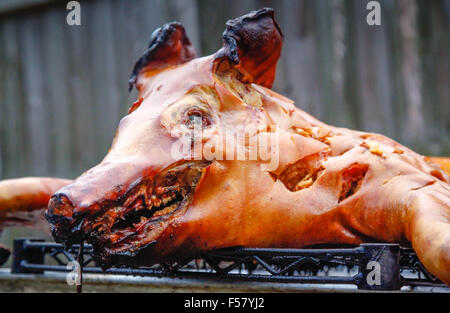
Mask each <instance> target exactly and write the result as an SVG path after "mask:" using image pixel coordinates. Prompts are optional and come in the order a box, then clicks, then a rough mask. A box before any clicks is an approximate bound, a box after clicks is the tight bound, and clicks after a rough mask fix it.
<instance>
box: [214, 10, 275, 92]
mask: <svg viewBox="0 0 450 313" xmlns="http://www.w3.org/2000/svg"><path fill="white" fill-rule="evenodd" d="M226 26H227V27H226V29H225V32H224V33H223V47H222V49H220V50H219V51H217V52H216V55H215V57H216V61H215V70H216V72H217V71H221V70H223V69H224V68H226V67H227V65H226V64H224V63H229V64H231V66H232V67H233V68H234V69H235V70H237V72H238V74H239V77H238V78H239V79H240V80H241V81H242V82H244V83H256V84H259V85H262V86H265V87H268V88H270V87H272V84H273V81H274V79H275V72H276V66H277V61H278V58H279V57H280V54H281V46H282V44H283V34H282V32H281V29H280V27H279V26H278V24H277V23H276V22H275V19H274V11H273V9H271V8H263V9H261V10H258V11H252V12H250V13H249V14H247V15H244V16H241V17H238V18H236V19H234V20H229V21H228V22H227V24H226ZM224 60H229V62H223V61H224Z"/></svg>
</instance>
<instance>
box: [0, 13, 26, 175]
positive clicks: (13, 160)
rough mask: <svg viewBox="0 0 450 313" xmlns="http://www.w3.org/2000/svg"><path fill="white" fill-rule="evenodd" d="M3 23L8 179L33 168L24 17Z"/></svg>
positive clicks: (5, 143) (4, 112)
mask: <svg viewBox="0 0 450 313" xmlns="http://www.w3.org/2000/svg"><path fill="white" fill-rule="evenodd" d="M2 22H3V23H2V24H3V25H2V28H3V40H4V43H8V44H2V45H1V46H2V47H3V49H4V50H3V60H2V62H4V64H5V66H4V68H3V70H4V79H3V80H2V85H3V87H4V94H3V100H2V101H3V108H4V111H2V116H3V118H2V128H3V130H4V136H3V138H2V140H3V143H2V146H3V149H4V152H3V153H4V154H3V155H4V158H3V160H2V162H3V164H4V165H3V170H4V173H3V175H4V178H11V177H17V176H22V175H25V174H27V173H28V174H29V171H30V161H31V157H30V153H29V151H30V146H29V141H28V140H26V139H27V138H28V133H25V132H26V127H27V125H26V124H25V123H26V119H25V112H24V110H23V108H24V106H25V99H24V97H25V95H24V87H23V81H22V64H21V60H20V56H21V51H22V49H21V48H20V46H19V40H18V25H19V22H20V20H17V19H4V20H3V21H2Z"/></svg>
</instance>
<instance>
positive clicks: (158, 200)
mask: <svg viewBox="0 0 450 313" xmlns="http://www.w3.org/2000/svg"><path fill="white" fill-rule="evenodd" d="M161 202H162V201H161V199H160V198H156V197H155V199H152V203H153V204H154V206H156V207H158V206H160V205H161Z"/></svg>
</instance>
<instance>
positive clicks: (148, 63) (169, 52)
mask: <svg viewBox="0 0 450 313" xmlns="http://www.w3.org/2000/svg"><path fill="white" fill-rule="evenodd" d="M196 56H197V54H196V52H195V49H194V47H193V46H192V44H191V42H190V41H189V39H188V37H187V35H186V31H185V30H184V27H183V26H182V25H181V24H180V23H178V22H172V23H167V24H164V25H163V26H162V27H160V28H158V29H156V30H155V31H154V32H153V34H152V36H151V38H150V44H149V46H148V49H147V51H145V52H144V54H143V55H142V56H141V57H140V58H139V60H137V62H136V64H135V65H134V68H133V72H132V73H131V77H130V79H129V80H128V89H129V91H131V89H133V85H135V84H136V82H137V79H138V76H139V75H140V74H143V73H151V72H157V71H160V70H162V69H164V68H166V67H168V66H172V65H178V64H182V63H185V62H188V61H190V60H192V59H194V58H195V57H196Z"/></svg>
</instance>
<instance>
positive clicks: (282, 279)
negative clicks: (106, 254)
mask: <svg viewBox="0 0 450 313" xmlns="http://www.w3.org/2000/svg"><path fill="white" fill-rule="evenodd" d="M21 265H22V267H23V268H25V269H27V270H30V271H55V272H68V269H67V267H65V266H61V265H41V264H30V263H28V262H27V261H22V264H21ZM83 272H84V273H89V274H118V275H135V276H170V277H174V278H201V279H223V280H241V281H259V282H263V281H270V282H277V283H316V284H356V281H357V279H358V277H359V275H355V276H352V277H345V276H342V277H340V276H284V275H261V274H235V273H227V274H220V273H216V272H207V271H187V270H179V271H177V272H175V273H170V274H168V273H167V272H165V271H163V270H160V269H130V268H111V269H107V270H106V271H103V270H102V269H101V268H99V267H85V268H84V269H83Z"/></svg>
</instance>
